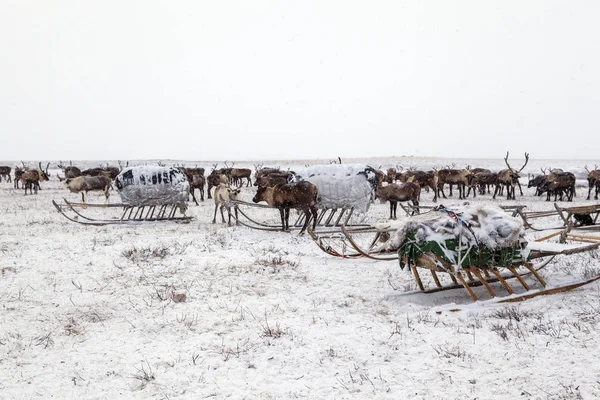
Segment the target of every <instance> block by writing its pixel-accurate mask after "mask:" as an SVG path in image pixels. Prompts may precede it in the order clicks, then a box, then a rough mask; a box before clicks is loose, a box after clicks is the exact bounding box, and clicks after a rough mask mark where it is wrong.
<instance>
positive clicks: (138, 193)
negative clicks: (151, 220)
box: [115, 165, 190, 206]
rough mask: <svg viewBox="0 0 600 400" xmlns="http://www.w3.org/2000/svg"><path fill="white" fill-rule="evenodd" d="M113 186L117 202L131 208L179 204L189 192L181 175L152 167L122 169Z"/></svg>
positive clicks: (171, 170) (177, 172)
mask: <svg viewBox="0 0 600 400" xmlns="http://www.w3.org/2000/svg"><path fill="white" fill-rule="evenodd" d="M115 185H116V187H117V190H118V191H119V195H120V196H121V202H122V203H123V204H128V205H135V206H144V205H161V204H183V203H185V202H186V201H187V198H188V193H189V188H190V186H189V183H188V180H187V177H186V176H185V174H184V173H183V172H181V171H179V170H178V169H176V168H171V167H161V166H154V165H149V166H139V167H130V168H125V169H124V170H123V171H121V173H120V174H119V175H118V176H117V177H116V178H115Z"/></svg>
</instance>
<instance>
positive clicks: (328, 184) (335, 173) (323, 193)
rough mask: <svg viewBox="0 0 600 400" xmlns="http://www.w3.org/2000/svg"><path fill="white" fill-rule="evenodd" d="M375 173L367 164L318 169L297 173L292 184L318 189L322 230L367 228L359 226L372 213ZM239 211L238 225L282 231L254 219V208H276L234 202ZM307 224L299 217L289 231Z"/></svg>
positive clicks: (323, 166)
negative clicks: (296, 183) (307, 183)
mask: <svg viewBox="0 0 600 400" xmlns="http://www.w3.org/2000/svg"><path fill="white" fill-rule="evenodd" d="M375 172H376V171H375V169H373V168H372V167H370V166H368V165H364V164H330V165H315V166H311V167H307V168H305V169H302V170H299V171H297V172H296V173H295V174H294V175H293V177H292V178H291V183H294V182H301V181H308V182H310V183H312V184H314V185H315V186H316V187H317V191H318V204H317V209H318V212H317V217H316V220H317V226H318V227H319V229H322V228H331V227H340V226H342V225H345V226H354V227H357V226H358V227H366V226H368V225H365V224H360V222H359V221H360V219H361V218H362V217H363V216H364V214H365V213H366V212H367V211H368V210H369V206H370V204H371V202H372V196H373V192H374V190H375V188H376V187H377V178H376V175H375ZM232 204H233V205H234V206H236V207H237V209H238V211H239V213H240V215H241V218H239V219H238V223H240V224H242V225H244V226H247V227H250V228H253V229H261V230H269V231H277V230H281V229H282V226H281V225H280V224H277V223H275V222H261V221H258V219H257V218H255V217H252V216H251V215H250V214H251V213H250V212H249V209H251V208H257V207H258V208H274V207H269V206H267V205H264V204H253V203H248V202H244V201H234V202H232ZM305 222H306V216H305V215H304V214H300V215H299V216H298V217H297V218H296V220H295V221H294V222H293V223H290V230H296V229H301V227H302V226H304V224H305Z"/></svg>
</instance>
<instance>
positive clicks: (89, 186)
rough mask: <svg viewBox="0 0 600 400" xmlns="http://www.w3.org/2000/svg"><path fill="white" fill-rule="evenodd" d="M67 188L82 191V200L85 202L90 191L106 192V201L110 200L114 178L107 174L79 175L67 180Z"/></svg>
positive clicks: (71, 190)
mask: <svg viewBox="0 0 600 400" xmlns="http://www.w3.org/2000/svg"><path fill="white" fill-rule="evenodd" d="M64 185H65V188H67V189H68V190H69V191H70V192H71V193H81V201H82V202H84V203H85V196H86V195H87V193H88V192H93V191H102V192H104V197H105V199H106V200H105V202H108V197H109V196H110V193H109V191H110V188H111V186H112V180H111V179H110V178H109V177H107V176H102V175H100V176H77V177H75V178H67V179H66V180H65V183H64Z"/></svg>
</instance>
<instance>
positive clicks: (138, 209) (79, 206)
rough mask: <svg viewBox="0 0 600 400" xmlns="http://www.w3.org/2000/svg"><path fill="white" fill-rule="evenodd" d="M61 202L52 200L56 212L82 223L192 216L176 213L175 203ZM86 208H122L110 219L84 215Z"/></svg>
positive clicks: (101, 223)
mask: <svg viewBox="0 0 600 400" xmlns="http://www.w3.org/2000/svg"><path fill="white" fill-rule="evenodd" d="M63 201H64V203H63V204H58V203H57V202H56V201H54V200H52V204H54V207H55V208H56V209H57V210H58V212H59V213H60V214H61V215H62V216H63V217H65V218H66V219H68V220H69V221H71V222H76V223H78V224H82V225H95V226H103V225H120V224H132V223H143V222H161V221H175V222H185V223H187V222H190V221H191V220H192V217H188V216H185V215H183V216H178V215H176V213H177V211H178V209H179V206H178V205H177V204H162V205H150V206H130V205H126V204H94V203H71V202H69V201H68V200H67V199H63ZM86 208H103V209H110V208H122V209H123V210H122V212H121V213H120V217H115V218H112V219H99V218H93V217H90V216H86V215H85V214H84V213H83V212H82V210H83V209H86Z"/></svg>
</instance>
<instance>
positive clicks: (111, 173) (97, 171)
mask: <svg viewBox="0 0 600 400" xmlns="http://www.w3.org/2000/svg"><path fill="white" fill-rule="evenodd" d="M118 163H119V166H118V167H111V166H110V165H108V164H106V167H102V166H100V167H97V168H89V169H86V170H83V171H81V175H86V176H106V177H107V178H110V179H112V180H113V181H114V180H115V178H116V177H117V175H119V174H120V173H121V171H123V165H122V164H121V161H118ZM158 165H161V163H160V162H159V163H158ZM128 166H129V161H127V164H126V165H125V168H126V167H128ZM161 166H164V164H163V165H161Z"/></svg>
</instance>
